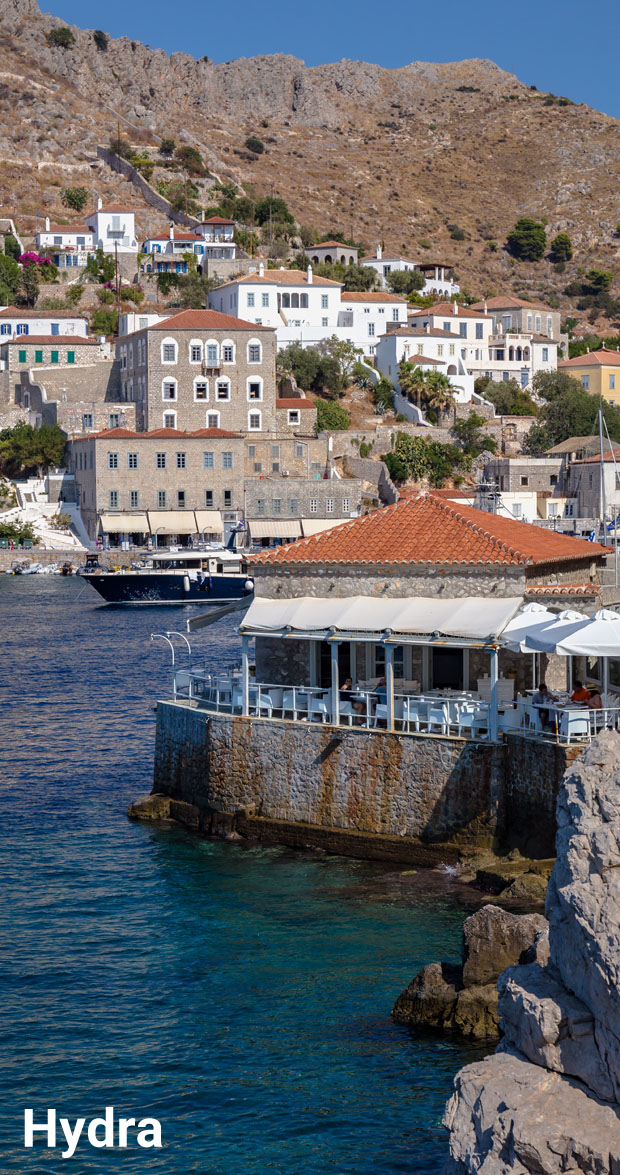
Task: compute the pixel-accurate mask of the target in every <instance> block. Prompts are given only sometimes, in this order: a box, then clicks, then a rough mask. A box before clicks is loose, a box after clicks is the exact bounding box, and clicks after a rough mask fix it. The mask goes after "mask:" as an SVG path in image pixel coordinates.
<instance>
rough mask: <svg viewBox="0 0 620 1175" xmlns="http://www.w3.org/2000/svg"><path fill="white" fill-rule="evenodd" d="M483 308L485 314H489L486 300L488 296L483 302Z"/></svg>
mask: <svg viewBox="0 0 620 1175" xmlns="http://www.w3.org/2000/svg"><path fill="white" fill-rule="evenodd" d="M482 309H483V310H484V313H485V314H487V313H488V312H487V300H486V298H485V299H484V302H483V303H482Z"/></svg>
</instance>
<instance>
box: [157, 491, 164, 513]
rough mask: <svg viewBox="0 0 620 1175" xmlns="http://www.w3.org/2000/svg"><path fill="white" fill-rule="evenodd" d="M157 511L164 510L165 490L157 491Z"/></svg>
mask: <svg viewBox="0 0 620 1175" xmlns="http://www.w3.org/2000/svg"><path fill="white" fill-rule="evenodd" d="M157 509H158V510H165V509H166V491H165V490H158V491H157Z"/></svg>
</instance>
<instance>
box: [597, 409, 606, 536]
mask: <svg viewBox="0 0 620 1175" xmlns="http://www.w3.org/2000/svg"><path fill="white" fill-rule="evenodd" d="M598 430H599V440H600V445H601V475H600V481H601V521H602V523H603V545H604V546H607V531H606V529H605V515H606V513H607V504H606V502H605V454H604V451H603V404H602V401H601V403H600V405H599V410H598Z"/></svg>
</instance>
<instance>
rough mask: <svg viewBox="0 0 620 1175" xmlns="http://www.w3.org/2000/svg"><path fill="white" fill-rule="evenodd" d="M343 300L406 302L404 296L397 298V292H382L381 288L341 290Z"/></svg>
mask: <svg viewBox="0 0 620 1175" xmlns="http://www.w3.org/2000/svg"><path fill="white" fill-rule="evenodd" d="M342 301H343V303H344V302H400V303H404V304H405V305H406V304H407V299H406V298H399V297H398V294H384V293H382V292H381V290H353V291H346V290H343V291H342Z"/></svg>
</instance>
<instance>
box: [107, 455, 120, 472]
mask: <svg viewBox="0 0 620 1175" xmlns="http://www.w3.org/2000/svg"><path fill="white" fill-rule="evenodd" d="M108 469H118V453H108Z"/></svg>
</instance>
